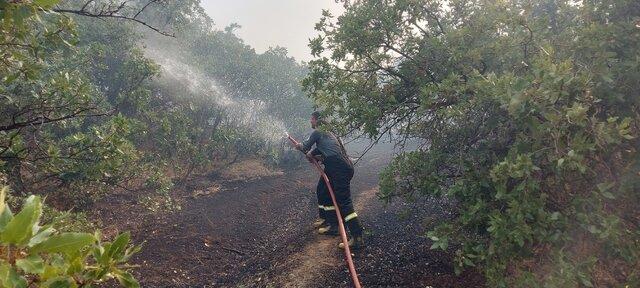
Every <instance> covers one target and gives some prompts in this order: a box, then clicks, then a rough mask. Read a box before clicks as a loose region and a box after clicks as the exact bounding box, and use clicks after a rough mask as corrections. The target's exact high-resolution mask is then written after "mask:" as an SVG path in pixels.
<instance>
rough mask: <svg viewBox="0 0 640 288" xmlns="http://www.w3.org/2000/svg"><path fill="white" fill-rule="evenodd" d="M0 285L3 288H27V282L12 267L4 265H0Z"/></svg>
mask: <svg viewBox="0 0 640 288" xmlns="http://www.w3.org/2000/svg"><path fill="white" fill-rule="evenodd" d="M0 284H1V285H0V286H1V287H12V288H26V287H27V280H26V279H24V277H22V276H20V275H19V274H18V272H17V271H16V269H15V268H13V267H12V266H11V265H9V264H7V263H2V264H0Z"/></svg>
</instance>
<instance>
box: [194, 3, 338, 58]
mask: <svg viewBox="0 0 640 288" xmlns="http://www.w3.org/2000/svg"><path fill="white" fill-rule="evenodd" d="M201 2H202V7H204V9H205V10H206V11H207V13H208V14H209V16H211V18H212V19H213V21H214V22H215V23H216V27H217V28H218V29H223V28H224V27H226V26H227V25H229V24H231V23H238V24H240V25H241V26H242V28H240V29H239V30H236V34H237V35H239V36H240V38H242V39H243V40H244V41H245V43H247V44H248V45H251V46H252V47H253V48H255V49H256V51H257V52H258V53H262V52H264V51H265V50H267V49H268V48H269V47H274V46H282V47H285V48H287V50H288V51H289V55H291V56H293V57H295V58H296V60H298V61H301V60H304V61H308V60H310V59H311V55H310V52H309V47H307V44H308V43H309V38H312V37H315V36H316V35H317V31H315V30H313V26H314V25H315V23H316V22H318V20H319V19H320V16H321V14H322V9H329V11H331V13H332V14H333V15H336V16H337V15H339V14H340V13H341V12H342V11H343V9H342V6H341V5H340V4H337V3H335V1H334V0H201Z"/></svg>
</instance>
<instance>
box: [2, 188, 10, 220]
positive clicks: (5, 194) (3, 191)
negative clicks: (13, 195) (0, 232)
mask: <svg viewBox="0 0 640 288" xmlns="http://www.w3.org/2000/svg"><path fill="white" fill-rule="evenodd" d="M7 191H9V186H4V187H2V189H0V214H2V212H4V208H5V207H7V203H6V202H5V198H6V197H7Z"/></svg>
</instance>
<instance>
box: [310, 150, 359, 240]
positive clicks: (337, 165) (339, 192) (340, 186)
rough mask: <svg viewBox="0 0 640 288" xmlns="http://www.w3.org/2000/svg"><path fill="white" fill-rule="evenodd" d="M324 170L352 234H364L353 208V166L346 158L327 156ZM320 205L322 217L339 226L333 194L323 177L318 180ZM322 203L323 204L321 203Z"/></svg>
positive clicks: (330, 223)
mask: <svg viewBox="0 0 640 288" xmlns="http://www.w3.org/2000/svg"><path fill="white" fill-rule="evenodd" d="M324 172H325V173H326V174H327V177H329V183H330V184H331V187H332V188H333V192H334V194H335V197H336V202H337V203H338V208H340V214H341V215H342V217H343V220H344V223H345V225H346V226H347V228H348V229H349V232H351V235H352V236H360V235H362V227H361V226H360V222H359V221H358V215H357V214H356V212H355V210H354V208H353V201H352V200H351V179H352V178H353V166H351V165H350V164H348V163H347V162H346V161H345V160H343V159H342V158H339V157H327V158H326V159H325V160H324ZM317 196H318V205H319V207H321V206H322V207H323V209H321V210H322V212H320V214H321V215H323V216H321V217H324V219H325V220H326V221H327V222H328V223H329V225H332V226H338V218H337V217H336V212H335V207H334V206H333V201H331V196H330V195H329V191H328V189H327V187H326V184H325V183H324V180H323V179H322V178H321V179H320V182H318V191H317ZM321 203H322V204H321Z"/></svg>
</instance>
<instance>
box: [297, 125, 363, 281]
mask: <svg viewBox="0 0 640 288" xmlns="http://www.w3.org/2000/svg"><path fill="white" fill-rule="evenodd" d="M287 138H289V140H290V141H291V143H292V144H293V146H296V147H297V146H298V144H299V142H298V141H296V139H293V137H291V135H289V134H287ZM309 160H310V161H311V163H313V165H314V166H315V167H316V169H317V170H318V172H319V173H320V176H321V177H322V179H324V182H325V184H327V188H329V195H330V196H331V201H332V202H333V207H336V210H335V211H336V217H337V218H338V230H339V231H340V238H342V243H343V245H344V256H345V261H346V262H347V266H349V274H351V280H353V285H354V286H355V287H356V288H360V287H362V286H360V280H359V279H358V274H357V273H356V266H355V265H353V259H352V258H351V250H350V249H349V241H348V240H347V232H346V231H345V229H344V223H343V221H342V214H341V213H340V208H339V207H338V202H337V201H336V196H335V194H334V193H333V188H332V187H331V183H330V182H329V177H327V174H326V173H324V170H322V167H321V166H320V164H319V163H318V161H317V160H316V159H315V158H313V157H311V158H310V159H309Z"/></svg>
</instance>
